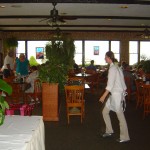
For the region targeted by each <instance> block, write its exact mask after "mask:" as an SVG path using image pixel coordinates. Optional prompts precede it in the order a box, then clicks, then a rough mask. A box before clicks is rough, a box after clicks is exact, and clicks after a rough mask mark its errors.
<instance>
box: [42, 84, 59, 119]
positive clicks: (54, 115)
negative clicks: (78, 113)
mask: <svg viewBox="0 0 150 150" xmlns="http://www.w3.org/2000/svg"><path fill="white" fill-rule="evenodd" d="M42 101H43V110H42V111H43V120H44V121H58V120H59V116H58V114H59V113H58V84H57V83H56V84H49V83H42Z"/></svg>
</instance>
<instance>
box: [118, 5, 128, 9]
mask: <svg viewBox="0 0 150 150" xmlns="http://www.w3.org/2000/svg"><path fill="white" fill-rule="evenodd" d="M120 8H122V9H126V8H128V6H127V5H123V6H121V7H120Z"/></svg>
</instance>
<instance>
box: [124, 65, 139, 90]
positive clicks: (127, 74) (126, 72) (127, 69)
mask: <svg viewBox="0 0 150 150" xmlns="http://www.w3.org/2000/svg"><path fill="white" fill-rule="evenodd" d="M123 74H124V77H125V78H126V77H129V78H130V82H131V87H130V88H131V91H132V92H135V91H136V85H135V78H134V76H133V74H132V72H131V71H130V66H129V65H128V64H127V63H126V64H124V69H123Z"/></svg>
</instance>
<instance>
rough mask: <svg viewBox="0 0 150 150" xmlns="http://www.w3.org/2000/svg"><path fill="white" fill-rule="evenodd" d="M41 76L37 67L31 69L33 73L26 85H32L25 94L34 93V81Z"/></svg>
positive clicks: (27, 79)
mask: <svg viewBox="0 0 150 150" xmlns="http://www.w3.org/2000/svg"><path fill="white" fill-rule="evenodd" d="M38 76H39V72H38V70H37V67H36V66H32V67H31V73H30V74H29V76H28V77H27V78H26V83H30V84H31V87H30V88H29V89H26V90H25V93H34V80H35V79H36V78H37V77H38Z"/></svg>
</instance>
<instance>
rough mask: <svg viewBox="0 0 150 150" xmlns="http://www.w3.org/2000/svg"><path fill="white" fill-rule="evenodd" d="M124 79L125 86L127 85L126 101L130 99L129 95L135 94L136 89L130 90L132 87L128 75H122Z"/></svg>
mask: <svg viewBox="0 0 150 150" xmlns="http://www.w3.org/2000/svg"><path fill="white" fill-rule="evenodd" d="M124 79H125V83H126V86H127V90H126V91H127V93H128V94H127V96H126V98H127V100H128V101H130V100H131V96H133V95H135V96H136V91H132V89H131V79H130V77H124Z"/></svg>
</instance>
